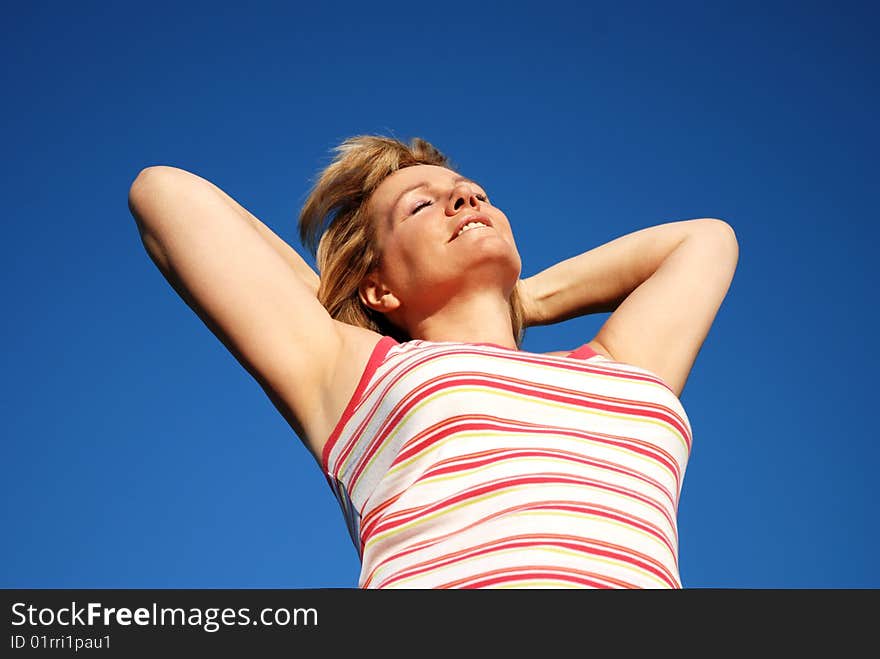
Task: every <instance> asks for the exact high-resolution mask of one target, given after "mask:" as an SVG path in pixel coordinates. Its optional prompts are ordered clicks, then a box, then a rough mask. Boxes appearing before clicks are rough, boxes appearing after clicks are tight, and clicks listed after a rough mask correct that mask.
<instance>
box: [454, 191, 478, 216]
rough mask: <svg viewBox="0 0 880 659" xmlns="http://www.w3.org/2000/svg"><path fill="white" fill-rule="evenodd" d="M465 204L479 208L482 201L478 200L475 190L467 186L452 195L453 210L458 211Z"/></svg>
mask: <svg viewBox="0 0 880 659" xmlns="http://www.w3.org/2000/svg"><path fill="white" fill-rule="evenodd" d="M465 204H467V205H469V206H470V207H471V208H479V207H480V200H479V199H477V195H476V193H475V192H473V190H471V189H470V188H468V187H466V186H460V187H458V188H456V189H455V191H454V192H453V194H452V210H453V211H457V210H459V209H460V208H461V207H462V206H464V205H465Z"/></svg>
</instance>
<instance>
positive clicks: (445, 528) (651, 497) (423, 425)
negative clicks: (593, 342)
mask: <svg viewBox="0 0 880 659" xmlns="http://www.w3.org/2000/svg"><path fill="white" fill-rule="evenodd" d="M691 441H692V435H691V428H690V423H689V421H688V418H687V415H686V414H685V411H684V409H683V407H682V405H681V403H680V401H679V399H678V397H677V396H676V395H675V392H673V391H672V390H671V389H670V388H669V387H668V386H667V385H666V384H665V383H664V382H663V381H662V380H661V379H660V378H659V377H658V376H657V375H656V374H654V373H652V372H650V371H647V370H645V369H643V368H640V367H636V366H633V365H630V364H624V363H621V362H617V361H613V360H611V359H608V358H606V357H604V356H603V355H599V354H597V353H595V352H594V351H593V350H592V349H591V348H590V347H589V346H588V345H586V344H585V345H583V346H581V347H580V348H578V349H577V350H575V351H573V352H571V353H569V354H568V355H567V356H550V355H542V354H536V353H531V352H525V351H518V350H512V349H510V348H505V347H502V346H499V345H494V344H489V343H459V342H435V341H422V340H413V341H407V342H405V343H398V342H397V341H395V340H394V339H393V338H391V337H389V336H385V337H383V338H382V339H381V340H380V341H379V342H378V344H377V345H376V347H375V348H374V349H373V352H372V354H371V356H370V359H369V361H368V363H367V366H366V368H365V370H364V373H363V375H362V376H361V379H360V382H359V383H358V385H357V388H356V389H355V392H354V394H353V395H352V397H351V399H350V401H349V402H348V405H347V406H346V409H345V411H344V412H343V414H342V416H341V417H340V419H339V421H338V423H337V425H336V427H335V428H334V430H333V432H332V433H331V435H330V437H329V438H328V441H327V444H326V446H325V448H324V452H323V455H322V456H321V461H322V467H323V469H324V472H325V476H326V477H327V481H328V483H329V485H330V487H331V489H332V490H333V494H334V495H335V496H336V498H337V500H338V501H339V504H340V506H341V507H342V512H343V516H344V518H345V521H346V524H347V526H348V530H349V533H350V534H351V538H352V541H353V542H354V545H355V547H356V549H357V551H358V554H359V556H360V559H361V573H360V578H359V582H358V585H359V587H361V588H585V587H586V588H681V581H680V577H679V570H678V529H677V523H676V516H677V512H678V501H679V496H680V494H681V486H682V479H683V477H684V471H685V467H686V464H687V459H688V456H689V454H690V447H691Z"/></svg>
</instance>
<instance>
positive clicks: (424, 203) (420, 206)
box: [410, 194, 489, 215]
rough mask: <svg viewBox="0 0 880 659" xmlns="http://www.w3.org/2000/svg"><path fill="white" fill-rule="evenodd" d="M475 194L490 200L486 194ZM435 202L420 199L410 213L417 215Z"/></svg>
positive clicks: (482, 198)
mask: <svg viewBox="0 0 880 659" xmlns="http://www.w3.org/2000/svg"><path fill="white" fill-rule="evenodd" d="M474 196H475V197H476V198H477V199H479V200H480V201H482V202H485V203H488V202H489V198H488V197H487V196H486V195H484V194H476V195H474ZM433 203H434V202H433V201H431V200H428V199H426V200H425V201H420V202H419V203H418V204H416V206H415V208H413V210H412V213H410V215H415V214H416V213H418V212H419V211H420V210H422V209H423V208H425V207H426V206H430V205H431V204H433Z"/></svg>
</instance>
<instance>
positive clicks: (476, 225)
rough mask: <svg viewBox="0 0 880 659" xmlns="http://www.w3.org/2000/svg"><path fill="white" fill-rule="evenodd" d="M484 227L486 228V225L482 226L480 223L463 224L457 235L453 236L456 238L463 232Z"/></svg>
mask: <svg viewBox="0 0 880 659" xmlns="http://www.w3.org/2000/svg"><path fill="white" fill-rule="evenodd" d="M484 226H486V225H485V224H483V223H482V222H468V223H467V224H465V225H464V226H463V227H462V228H461V231H459V232H458V233H457V234H455V237H456V238H458V237H459V236H460V235H461V234H463V233H464V232H465V231H468V230H469V229H475V228H476V227H484Z"/></svg>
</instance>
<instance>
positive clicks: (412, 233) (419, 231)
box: [362, 165, 522, 311]
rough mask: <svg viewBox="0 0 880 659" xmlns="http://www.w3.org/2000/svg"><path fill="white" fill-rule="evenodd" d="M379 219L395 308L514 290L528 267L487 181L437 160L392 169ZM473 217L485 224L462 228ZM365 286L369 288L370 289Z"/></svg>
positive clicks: (375, 211)
mask: <svg viewBox="0 0 880 659" xmlns="http://www.w3.org/2000/svg"><path fill="white" fill-rule="evenodd" d="M368 210H369V214H370V216H371V217H372V219H373V221H374V222H376V234H377V242H378V248H379V252H380V254H381V258H380V266H379V268H378V270H377V272H376V273H375V274H377V275H378V279H373V281H378V282H381V283H380V284H379V285H378V286H377V288H376V289H375V290H374V296H375V297H374V298H372V297H370V296H367V297H368V299H369V302H370V303H371V304H370V306H373V307H374V308H376V306H375V305H374V304H372V303H373V302H376V303H379V302H381V295H382V292H383V291H386V294H387V293H390V297H388V298H387V299H386V302H388V303H389V304H391V307H392V308H389V309H382V308H380V309H379V310H380V311H391V310H393V308H396V306H395V304H402V305H403V307H409V308H410V309H412V308H415V307H421V308H422V309H424V310H430V309H436V308H439V307H437V304H440V306H442V303H443V301H444V300H448V299H450V298H451V297H452V296H454V295H461V294H466V293H467V292H469V291H474V290H478V289H479V290H485V289H486V288H491V287H495V288H497V289H498V290H499V291H500V292H501V293H502V294H503V295H504V296H505V298H506V297H509V295H510V293H511V292H512V291H513V287H514V285H515V284H516V281H517V279H518V278H519V274H520V271H521V267H522V264H521V260H520V256H519V252H518V251H517V248H516V243H515V242H514V239H513V232H512V230H511V227H510V222H509V221H508V220H507V217H506V216H505V215H504V213H503V212H502V211H501V209H499V208H497V207H495V206H493V205H492V204H491V203H490V201H489V197H488V195H487V191H486V190H484V189H483V188H482V187H481V186H480V185H479V184H477V183H475V182H474V181H471V180H469V179H466V178H464V177H462V176H460V175H459V174H457V173H456V172H454V171H452V170H450V169H447V168H445V167H438V166H436V165H416V166H413V167H406V168H404V169H400V170H398V171H396V172H394V173H393V174H391V175H390V176H388V177H387V178H386V179H385V180H384V181H382V183H381V184H380V185H379V187H378V188H377V189H376V190H375V191H374V193H373V196H372V197H371V199H370V207H369V209H368ZM469 223H480V224H482V225H483V226H474V227H472V228H469V229H465V230H464V231H461V229H462V228H463V227H464V226H466V225H467V224H469ZM362 290H363V288H362Z"/></svg>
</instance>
